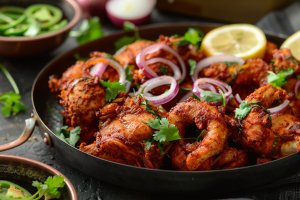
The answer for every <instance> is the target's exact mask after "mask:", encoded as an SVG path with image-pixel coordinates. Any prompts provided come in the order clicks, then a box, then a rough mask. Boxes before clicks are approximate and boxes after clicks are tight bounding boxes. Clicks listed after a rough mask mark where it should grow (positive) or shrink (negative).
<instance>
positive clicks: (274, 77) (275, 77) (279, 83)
mask: <svg viewBox="0 0 300 200" xmlns="http://www.w3.org/2000/svg"><path fill="white" fill-rule="evenodd" d="M268 73H269V75H268V76H267V80H268V83H269V84H272V85H274V86H275V87H283V86H285V84H286V83H287V78H288V76H289V75H292V74H293V73H294V69H293V68H289V69H288V71H284V70H283V71H279V72H278V73H277V74H275V73H274V72H272V71H268Z"/></svg>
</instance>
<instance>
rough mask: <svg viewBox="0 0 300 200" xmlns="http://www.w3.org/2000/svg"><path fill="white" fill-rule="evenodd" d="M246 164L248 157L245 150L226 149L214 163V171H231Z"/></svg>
mask: <svg viewBox="0 0 300 200" xmlns="http://www.w3.org/2000/svg"><path fill="white" fill-rule="evenodd" d="M247 163H248V155H247V151H246V150H238V149H236V148H233V147H227V148H226V149H224V151H223V152H222V153H221V154H220V156H219V157H218V158H217V160H216V161H215V164H214V169H233V168H238V167H243V166H245V165H246V164H247Z"/></svg>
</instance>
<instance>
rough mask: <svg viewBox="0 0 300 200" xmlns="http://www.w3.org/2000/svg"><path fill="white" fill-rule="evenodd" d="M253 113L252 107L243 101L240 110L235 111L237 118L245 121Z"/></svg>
mask: <svg viewBox="0 0 300 200" xmlns="http://www.w3.org/2000/svg"><path fill="white" fill-rule="evenodd" d="M250 111H251V106H250V105H249V104H248V102H247V101H242V103H241V104H240V107H239V108H236V109H235V118H237V119H243V118H244V117H246V115H247V114H248V113H249V112H250Z"/></svg>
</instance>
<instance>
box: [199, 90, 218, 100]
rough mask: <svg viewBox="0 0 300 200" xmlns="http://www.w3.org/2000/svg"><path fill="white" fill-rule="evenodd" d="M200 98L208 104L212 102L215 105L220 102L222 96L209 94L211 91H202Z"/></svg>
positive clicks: (213, 93)
mask: <svg viewBox="0 0 300 200" xmlns="http://www.w3.org/2000/svg"><path fill="white" fill-rule="evenodd" d="M200 96H201V97H202V98H203V99H204V100H205V101H208V102H214V103H217V102H218V101H222V95H221V94H218V93H215V92H211V91H203V92H201V94H200Z"/></svg>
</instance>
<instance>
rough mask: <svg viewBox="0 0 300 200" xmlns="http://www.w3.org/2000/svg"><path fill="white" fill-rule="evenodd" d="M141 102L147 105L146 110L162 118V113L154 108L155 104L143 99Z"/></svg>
mask: <svg viewBox="0 0 300 200" xmlns="http://www.w3.org/2000/svg"><path fill="white" fill-rule="evenodd" d="M141 104H143V105H145V106H146V111H147V112H150V113H152V114H153V115H154V116H155V117H156V118H158V119H160V115H159V113H158V112H157V111H156V110H152V108H153V106H151V105H150V104H149V103H148V100H145V101H142V102H141Z"/></svg>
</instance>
